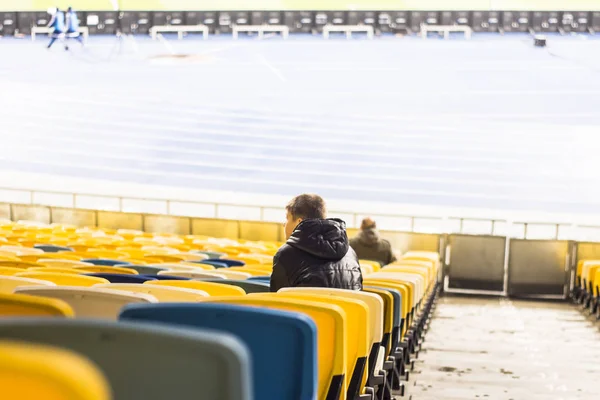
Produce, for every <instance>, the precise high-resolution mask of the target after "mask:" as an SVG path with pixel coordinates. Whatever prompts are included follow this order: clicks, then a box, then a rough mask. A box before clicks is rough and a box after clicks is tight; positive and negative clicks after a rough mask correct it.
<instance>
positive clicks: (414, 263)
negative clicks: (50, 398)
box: [0, 223, 439, 400]
mask: <svg viewBox="0 0 600 400" xmlns="http://www.w3.org/2000/svg"><path fill="white" fill-rule="evenodd" d="M90 233H91V235H90ZM39 237H42V238H43V239H44V240H43V242H38V238H39ZM23 238H26V240H20V239H23ZM55 238H57V239H58V243H57V242H56V241H55V240H54V239H55ZM3 239H4V240H3ZM65 239H66V240H65ZM83 240H85V241H86V243H87V244H86V245H87V246H88V248H87V249H85V250H84V249H82V248H79V249H75V248H73V246H74V244H75V245H76V244H77V243H82V241H83ZM94 241H95V245H94V246H92V242H94ZM0 242H3V243H0V252H2V255H1V256H0V257H4V258H7V259H5V260H4V261H0V262H2V263H10V265H8V264H5V266H3V267H0V268H3V270H2V271H0V317H2V319H1V320H0V354H1V353H2V352H3V351H5V352H6V353H7V354H16V356H14V357H18V356H19V354H21V353H22V354H23V358H22V359H19V362H16V361H15V362H12V363H5V365H2V364H0V382H3V383H4V381H3V379H2V376H4V375H6V376H9V375H11V374H12V375H11V376H19V377H21V378H22V379H21V380H19V379H12V380H7V382H6V385H8V386H6V387H7V388H8V389H6V390H8V392H9V393H11V390H12V391H13V392H15V393H16V392H18V390H19V387H20V386H21V385H23V384H24V383H25V382H30V384H29V386H28V389H31V391H32V393H33V394H32V395H31V398H36V396H35V393H34V392H35V390H36V388H39V389H40V390H46V386H48V385H49V383H48V382H47V378H44V379H45V380H44V382H39V385H38V384H37V383H35V382H36V379H41V378H40V376H46V377H51V379H54V380H56V385H55V386H54V387H53V388H54V389H56V390H64V391H65V392H69V393H70V395H69V396H70V397H68V396H65V397H64V398H72V399H107V398H111V396H112V398H114V399H133V400H137V399H142V398H143V399H164V398H177V399H184V400H185V399H191V398H198V394H199V393H201V396H200V398H211V399H213V398H215V399H265V398H282V399H283V398H285V399H379V400H383V399H390V398H392V391H398V390H399V391H400V392H402V389H403V382H404V381H405V380H406V379H408V372H409V370H410V368H411V363H412V358H413V357H414V354H416V353H417V352H418V349H419V343H420V341H421V340H422V337H423V334H424V332H425V329H426V324H427V320H428V318H429V315H430V313H431V310H432V307H433V305H434V301H435V296H436V293H437V276H438V274H437V272H438V271H439V255H438V254H437V253H427V252H411V253H407V254H405V255H404V257H402V259H401V260H400V261H398V262H397V263H394V264H392V265H389V266H385V267H383V268H380V266H379V265H378V264H376V263H371V262H368V261H363V262H361V267H362V269H363V274H364V285H365V288H364V290H363V291H361V292H355V291H345V290H339V289H326V288H287V289H282V290H281V291H280V292H278V293H270V292H269V283H268V282H269V275H270V271H271V269H272V265H270V260H271V259H272V258H271V257H272V256H271V254H272V253H273V250H274V249H276V248H277V246H278V245H279V244H277V243H257V242H243V241H240V242H234V241H224V240H217V239H211V238H199V237H178V236H174V235H149V234H145V233H143V232H133V231H116V232H106V231H100V230H91V229H84V230H81V229H77V228H72V227H65V226H41V225H26V224H13V223H9V224H4V225H2V226H1V228H0ZM124 242H127V246H128V247H134V248H135V249H136V250H140V251H142V252H143V254H142V255H141V256H140V255H138V256H139V257H142V259H143V260H144V261H146V262H145V263H144V264H141V263H139V264H132V263H131V261H130V260H129V261H127V260H126V257H122V256H123V254H122V253H125V251H123V250H122V248H123V247H125V246H122V245H123V244H124ZM140 242H141V243H140ZM150 243H152V244H150ZM138 245H139V246H140V247H136V246H138ZM58 247H60V248H58ZM112 247H114V248H112ZM149 247H152V248H151V249H149ZM115 252H116V253H120V254H115ZM199 252H205V253H209V252H210V253H211V254H205V253H199ZM217 253H218V254H217ZM166 254H168V255H172V256H173V257H174V258H171V259H163V260H162V262H156V260H154V259H152V260H146V258H153V257H154V256H155V255H166ZM198 254H202V255H204V256H206V257H200V258H199V259H195V260H192V259H191V258H188V257H189V256H190V255H192V256H193V255H198ZM28 256H36V257H37V258H35V259H34V257H29V258H28ZM48 256H50V257H48ZM74 256H76V257H78V259H75V257H74ZM128 256H130V255H128ZM109 257H110V258H109ZM23 258H25V259H23ZM142 259H138V262H139V261H141V260H142ZM82 260H84V261H82ZM207 261H209V262H214V263H220V264H222V265H218V266H216V265H211V264H210V263H209V264H204V262H207ZM247 263H252V264H249V265H248V264H247ZM88 264H89V265H88ZM98 267H102V268H99V269H95V268H98ZM148 268H149V269H148ZM207 271H209V272H207ZM210 271H211V272H210ZM221 272H230V273H233V274H234V275H227V274H220V273H221ZM236 273H237V274H242V275H235V274H236ZM206 274H208V275H206ZM215 275H217V276H215ZM237 278H239V279H237ZM48 317H51V318H48ZM15 340H16V341H19V342H15ZM23 342H27V343H33V344H25V343H23ZM48 346H49V347H48ZM23 347H26V348H27V351H23V352H19V350H18V349H20V348H23ZM32 354H42V355H43V357H41V359H44V360H47V362H46V363H40V361H39V360H40V357H36V356H32ZM27 357H30V358H31V359H37V360H38V361H35V362H34V361H31V359H30V358H27ZM54 358H56V359H60V360H62V359H64V360H66V361H65V362H64V363H62V362H53V361H52V360H53V359H54ZM88 360H91V361H92V362H93V364H95V365H96V366H97V367H94V365H93V364H90V363H89V361H88ZM11 365H14V366H15V367H14V368H13V367H11ZM54 365H56V368H54ZM69 365H81V366H82V367H81V368H78V369H76V370H77V371H80V370H81V371H82V372H81V374H82V378H81V381H83V382H87V381H90V382H91V381H93V382H94V383H93V384H89V385H87V387H88V388H90V389H89V390H88V391H81V390H80V391H77V390H78V389H77V388H78V387H79V386H77V385H78V383H77V382H74V381H78V379H75V378H77V377H75V378H74V377H73V374H71V375H69V373H68V371H69V368H71V367H69ZM86 366H87V367H86ZM73 368H74V367H73ZM96 368H97V369H96ZM44 369H52V373H48V374H45V375H44V374H41V375H40V370H44ZM71 370H75V369H71ZM77 374H79V373H77ZM69 385H74V387H73V388H72V389H70V388H69V387H70V386H69ZM3 387H4V386H3ZM37 393H42V392H41V391H40V392H37ZM20 398H25V397H20Z"/></svg>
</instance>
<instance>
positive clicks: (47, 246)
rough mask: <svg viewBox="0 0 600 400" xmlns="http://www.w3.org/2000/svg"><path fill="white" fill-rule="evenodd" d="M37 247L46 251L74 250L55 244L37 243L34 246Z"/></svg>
mask: <svg viewBox="0 0 600 400" xmlns="http://www.w3.org/2000/svg"><path fill="white" fill-rule="evenodd" d="M33 247H34V248H36V249H39V250H42V251H43V252H44V253H58V252H59V251H73V249H72V248H70V247H63V246H55V245H53V244H36V245H35V246H33Z"/></svg>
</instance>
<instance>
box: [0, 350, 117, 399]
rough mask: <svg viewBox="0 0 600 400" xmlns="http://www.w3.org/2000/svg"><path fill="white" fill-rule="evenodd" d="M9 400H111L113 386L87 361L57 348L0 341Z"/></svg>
mask: <svg viewBox="0 0 600 400" xmlns="http://www.w3.org/2000/svg"><path fill="white" fill-rule="evenodd" d="M0 387H1V388H2V397H3V398H6V399H64V400H109V399H110V398H111V395H110V387H109V385H108V382H107V381H106V378H105V377H104V375H103V374H102V372H101V371H100V370H99V369H98V368H97V367H96V366H95V365H94V364H92V363H91V362H90V361H89V360H88V359H87V358H85V357H84V356H82V355H79V354H77V353H75V352H72V351H69V350H64V349H61V348H58V347H53V346H45V345H39V344H34V343H23V342H21V341H7V340H0Z"/></svg>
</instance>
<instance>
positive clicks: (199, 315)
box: [119, 285, 317, 400]
mask: <svg viewBox="0 0 600 400" xmlns="http://www.w3.org/2000/svg"><path fill="white" fill-rule="evenodd" d="M143 286H151V285H143ZM119 319H120V320H124V321H146V322H159V323H168V324H176V325H182V326H186V327H193V328H200V329H215V330H218V331H224V332H228V333H231V334H233V335H235V336H237V337H239V338H240V339H241V340H242V341H243V342H244V343H245V344H246V345H247V346H248V348H249V350H250V354H251V356H252V372H253V383H254V398H255V399H288V400H301V399H314V398H315V396H316V390H317V332H316V326H315V323H314V322H313V321H312V320H311V319H310V318H309V317H308V316H306V315H303V314H298V313H291V312H285V311H280V310H268V309H261V308H255V307H247V306H240V305H230V304H215V303H206V302H205V303H197V304H152V305H148V304H146V305H137V304H136V305H130V306H127V307H126V308H125V309H124V310H123V311H122V313H121V315H120V317H119Z"/></svg>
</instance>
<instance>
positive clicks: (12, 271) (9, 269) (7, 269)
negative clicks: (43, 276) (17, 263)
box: [0, 267, 27, 276]
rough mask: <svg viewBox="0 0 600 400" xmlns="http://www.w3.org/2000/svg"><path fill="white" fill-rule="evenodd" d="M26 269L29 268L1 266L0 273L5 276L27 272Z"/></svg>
mask: <svg viewBox="0 0 600 400" xmlns="http://www.w3.org/2000/svg"><path fill="white" fill-rule="evenodd" d="M25 271H27V270H26V269H24V268H17V267H0V275H3V276H11V275H16V274H18V273H21V272H25Z"/></svg>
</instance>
